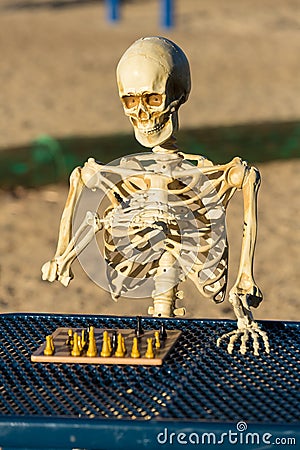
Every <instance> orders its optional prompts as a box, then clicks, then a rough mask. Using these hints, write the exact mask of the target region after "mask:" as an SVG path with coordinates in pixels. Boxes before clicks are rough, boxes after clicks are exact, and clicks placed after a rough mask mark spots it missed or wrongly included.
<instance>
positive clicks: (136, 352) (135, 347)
mask: <svg viewBox="0 0 300 450" xmlns="http://www.w3.org/2000/svg"><path fill="white" fill-rule="evenodd" d="M130 356H131V358H140V357H141V354H140V352H139V347H138V338H137V337H134V338H133V341H132V349H131V354H130Z"/></svg>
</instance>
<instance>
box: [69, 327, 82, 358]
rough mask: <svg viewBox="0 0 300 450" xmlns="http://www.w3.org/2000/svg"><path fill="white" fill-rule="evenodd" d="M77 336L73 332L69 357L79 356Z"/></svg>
mask: <svg viewBox="0 0 300 450" xmlns="http://www.w3.org/2000/svg"><path fill="white" fill-rule="evenodd" d="M78 337H79V336H78V334H77V333H76V332H75V333H74V334H73V347H72V350H71V355H72V356H80V355H81V351H80V347H79V342H78Z"/></svg>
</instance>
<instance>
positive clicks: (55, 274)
mask: <svg viewBox="0 0 300 450" xmlns="http://www.w3.org/2000/svg"><path fill="white" fill-rule="evenodd" d="M42 279H43V280H48V281H51V282H53V281H55V280H58V281H60V282H61V284H63V285H64V286H66V287H67V286H68V284H69V283H70V281H71V280H72V279H73V273H72V271H71V269H70V268H67V269H65V270H63V271H62V270H61V267H60V265H59V263H58V261H57V258H54V259H52V260H51V261H47V262H46V263H45V264H44V265H43V267H42Z"/></svg>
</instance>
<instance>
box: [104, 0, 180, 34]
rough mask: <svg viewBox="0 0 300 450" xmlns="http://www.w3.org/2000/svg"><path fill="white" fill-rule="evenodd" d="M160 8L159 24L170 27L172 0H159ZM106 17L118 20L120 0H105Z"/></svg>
mask: <svg viewBox="0 0 300 450" xmlns="http://www.w3.org/2000/svg"><path fill="white" fill-rule="evenodd" d="M159 2H160V10H161V26H162V27H163V28H171V27H173V25H174V0H159ZM106 6H107V18H108V20H109V21H110V22H117V21H119V20H120V17H121V14H120V10H121V0H106Z"/></svg>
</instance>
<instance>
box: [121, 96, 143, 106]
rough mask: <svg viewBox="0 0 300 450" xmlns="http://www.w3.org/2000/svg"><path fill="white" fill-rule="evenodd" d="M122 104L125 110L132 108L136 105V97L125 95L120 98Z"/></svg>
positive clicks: (137, 101)
mask: <svg viewBox="0 0 300 450" xmlns="http://www.w3.org/2000/svg"><path fill="white" fill-rule="evenodd" d="M122 100H123V103H124V104H125V106H126V108H129V109H130V108H134V107H135V106H137V105H138V103H139V99H138V97H137V96H136V95H125V96H124V97H122Z"/></svg>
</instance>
